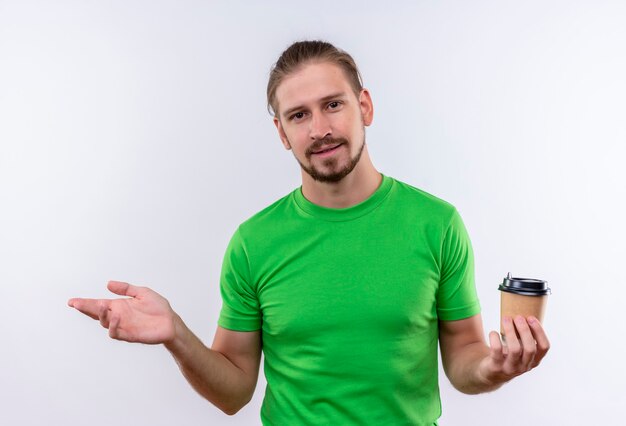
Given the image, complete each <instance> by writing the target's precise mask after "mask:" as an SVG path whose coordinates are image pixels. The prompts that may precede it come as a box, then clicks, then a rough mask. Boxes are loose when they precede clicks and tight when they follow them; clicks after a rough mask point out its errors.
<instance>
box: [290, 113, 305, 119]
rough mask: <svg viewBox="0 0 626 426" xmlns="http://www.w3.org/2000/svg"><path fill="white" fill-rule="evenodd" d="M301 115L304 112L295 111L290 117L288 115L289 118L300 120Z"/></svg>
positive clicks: (302, 115)
mask: <svg viewBox="0 0 626 426" xmlns="http://www.w3.org/2000/svg"><path fill="white" fill-rule="evenodd" d="M302 117H304V113H303V112H296V113H295V114H293V115H292V116H291V117H289V118H290V119H291V120H296V121H298V120H300V119H301V118H302Z"/></svg>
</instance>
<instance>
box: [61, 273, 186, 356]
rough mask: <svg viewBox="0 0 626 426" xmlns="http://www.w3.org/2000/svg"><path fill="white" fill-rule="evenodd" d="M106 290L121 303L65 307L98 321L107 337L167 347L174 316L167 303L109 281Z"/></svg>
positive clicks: (110, 301) (143, 289)
mask: <svg viewBox="0 0 626 426" xmlns="http://www.w3.org/2000/svg"><path fill="white" fill-rule="evenodd" d="M107 287H108V289H109V290H110V291H111V292H113V293H115V294H118V295H120V296H128V297H126V298H122V299H82V298H74V299H70V300H69V301H68V305H69V306H71V307H73V308H75V309H77V310H78V311H80V312H82V313H83V314H85V315H87V316H89V317H91V318H93V319H95V320H99V321H100V324H102V326H103V327H104V328H107V329H109V336H111V337H112V338H113V339H117V340H125V341H127V342H139V343H147V344H157V343H166V342H169V341H171V340H172V339H173V338H174V333H175V330H174V316H175V313H174V311H173V310H172V308H171V307H170V304H169V302H168V301H167V300H166V299H165V298H164V297H163V296H161V295H160V294H158V293H156V292H155V291H153V290H150V289H149V288H147V287H137V286H133V285H130V284H128V283H124V282H119V281H109V283H108V285H107Z"/></svg>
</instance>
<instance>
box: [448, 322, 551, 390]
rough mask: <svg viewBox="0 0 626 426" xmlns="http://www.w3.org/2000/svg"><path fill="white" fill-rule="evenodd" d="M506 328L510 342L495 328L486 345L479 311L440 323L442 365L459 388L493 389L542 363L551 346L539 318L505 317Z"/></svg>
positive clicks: (504, 326) (505, 332) (453, 383)
mask: <svg viewBox="0 0 626 426" xmlns="http://www.w3.org/2000/svg"><path fill="white" fill-rule="evenodd" d="M503 328H504V335H505V337H506V341H507V345H506V346H505V345H503V344H502V342H501V340H500V335H499V334H498V333H497V332H495V331H492V332H491V333H489V343H490V346H487V344H486V343H485V340H484V338H483V325H482V318H481V316H480V314H478V315H474V316H473V317H470V318H466V319H463V320H458V321H440V322H439V344H440V346H441V359H442V361H443V368H444V371H445V372H446V375H447V376H448V379H450V382H451V383H452V385H453V386H454V387H455V388H456V389H458V390H459V391H461V392H463V393H467V394H477V393H483V392H490V391H493V390H496V389H498V388H499V387H500V386H502V385H503V384H504V383H506V382H508V381H510V380H511V379H513V378H514V377H517V376H519V375H521V374H524V373H526V372H528V371H530V370H531V369H533V368H535V367H536V366H537V365H539V363H540V362H541V360H542V358H543V357H544V356H545V355H546V353H547V352H548V349H549V348H550V343H549V341H548V338H547V336H546V334H545V332H544V331H543V328H542V327H541V324H540V323H539V321H538V320H537V319H536V318H532V317H529V318H523V317H521V316H518V317H516V318H515V319H514V320H513V319H511V318H505V320H504V322H503ZM518 335H519V337H518Z"/></svg>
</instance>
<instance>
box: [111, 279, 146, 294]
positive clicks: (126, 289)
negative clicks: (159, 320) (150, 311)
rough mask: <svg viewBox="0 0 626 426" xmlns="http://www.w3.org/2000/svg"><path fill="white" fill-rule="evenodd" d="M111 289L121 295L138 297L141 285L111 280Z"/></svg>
mask: <svg viewBox="0 0 626 426" xmlns="http://www.w3.org/2000/svg"><path fill="white" fill-rule="evenodd" d="M107 288H108V289H109V291H111V292H112V293H115V294H119V295H120V296H130V297H136V296H137V295H138V294H139V287H136V286H134V285H131V284H128V283H125V282H122V281H109V284H108V285H107Z"/></svg>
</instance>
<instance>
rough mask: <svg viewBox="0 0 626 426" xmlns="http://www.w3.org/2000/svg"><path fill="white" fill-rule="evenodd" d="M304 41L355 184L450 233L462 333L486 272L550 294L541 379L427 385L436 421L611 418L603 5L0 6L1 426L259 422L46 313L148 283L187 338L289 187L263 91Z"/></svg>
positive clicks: (625, 176)
mask: <svg viewBox="0 0 626 426" xmlns="http://www.w3.org/2000/svg"><path fill="white" fill-rule="evenodd" d="M306 38H323V39H326V40H328V41H331V42H332V43H334V44H335V45H337V46H338V47H341V48H343V49H345V50H347V51H348V52H350V53H351V54H352V55H353V56H354V58H355V59H356V61H357V63H358V64H359V66H360V68H361V71H362V74H363V76H364V79H365V85H366V87H368V88H369V89H370V90H371V93H372V96H373V99H374V106H375V111H376V114H375V119H374V123H373V125H372V127H370V128H369V129H368V134H367V137H368V139H367V140H368V144H369V149H370V153H371V155H372V158H373V160H374V163H375V165H376V166H377V167H378V169H379V170H380V171H382V172H383V173H385V174H387V175H390V176H393V177H395V178H398V179H400V180H403V181H405V182H407V183H409V184H412V185H414V186H418V187H420V188H422V189H424V190H426V191H428V192H430V193H432V194H435V195H437V196H439V197H441V198H443V199H446V200H448V201H450V202H451V203H453V204H454V205H456V206H457V208H458V209H459V211H460V212H461V214H462V216H463V218H464V220H465V222H466V226H467V228H468V230H469V232H470V235H471V237H472V241H473V244H474V250H475V254H476V277H477V286H478V292H479V296H480V298H481V303H482V306H483V317H484V320H485V327H486V332H487V331H488V330H490V329H495V328H497V327H498V309H499V294H498V291H497V290H496V288H497V284H498V283H499V282H500V281H501V280H502V277H503V276H504V275H505V274H506V273H507V272H508V271H511V272H513V273H514V275H516V276H529V277H535V278H543V279H547V280H548V281H549V283H550V286H551V287H552V289H553V296H552V297H551V298H550V301H549V306H548V313H547V318H546V322H545V326H546V328H547V330H548V332H549V336H550V338H551V341H552V344H553V347H552V350H551V351H550V353H549V354H548V356H547V358H546V359H545V361H544V363H543V364H542V365H541V366H540V367H539V368H538V369H536V370H534V371H532V372H531V373H529V374H528V375H526V376H523V377H521V378H519V379H517V380H515V381H514V382H512V383H510V384H508V385H506V386H505V387H504V388H502V389H501V390H499V391H497V392H495V393H491V394H486V395H480V396H466V395H462V394H460V393H458V392H457V391H455V390H453V389H452V388H451V387H450V385H449V384H448V382H447V380H446V379H445V377H443V376H442V377H441V379H440V382H441V387H442V389H441V395H442V403H443V416H442V418H441V421H440V424H441V425H444V426H447V425H479V424H480V425H500V424H507V425H527V424H535V425H564V424H568V425H590V424H618V423H620V421H622V420H623V419H624V416H625V415H626V412H625V410H624V408H623V403H624V402H625V399H626V396H625V395H626V389H625V385H624V377H625V376H626V368H625V367H624V356H625V355H626V353H625V351H624V342H623V335H624V331H623V306H624V298H625V297H626V291H625V290H624V287H625V284H626V283H625V281H624V257H625V255H626V250H625V249H624V241H625V238H626V232H625V231H626V230H625V226H624V218H623V216H624V207H626V173H625V172H624V166H623V163H624V158H625V154H626V149H625V144H626V77H625V76H626V4H625V3H624V2H621V1H614V2H609V1H596V0H594V1H591V0H589V1H524V2H520V1H515V2H513V1H471V2H469V1H442V2H437V1H415V2H408V1H407V2H363V1H344V2H334V1H322V0H318V1H315V2H287V1H263V2H243V1H229V2H226V1H223V2H208V1H207V2H201V1H196V2H193V1H100V2H97V1H73V2H72V1H57V2H52V1H49V2H45V1H38V2H33V1H3V0H0V203H1V206H0V301H1V308H0V337H1V344H0V401H1V402H0V407H1V409H0V423H1V424H3V425H39V424H65V425H84V424H90V425H110V424H117V425H148V424H150V425H170V424H181V425H206V424H217V425H253V424H259V420H258V419H259V414H258V413H259V408H260V403H261V399H262V396H263V390H264V385H265V382H264V379H263V378H261V379H260V381H259V385H258V387H257V392H256V394H255V398H254V400H253V401H252V402H251V403H250V404H249V405H248V406H247V407H245V408H244V409H243V410H242V411H241V412H240V413H238V414H237V415H236V416H234V417H228V416H226V415H224V414H222V413H221V412H220V411H219V410H217V409H216V408H214V407H213V406H212V405H210V404H209V403H207V402H205V401H204V400H202V399H201V398H200V397H199V396H197V395H196V394H195V393H194V391H193V390H192V389H191V388H190V387H189V386H188V385H187V383H186V382H185V380H184V378H183V377H182V375H180V373H179V372H178V369H177V367H176V365H175V363H174V361H173V360H172V359H171V357H170V355H169V354H168V353H167V351H165V350H164V349H163V348H162V347H153V346H142V345H132V344H127V343H123V342H117V341H113V340H110V339H109V338H108V337H107V335H106V332H105V330H104V329H102V328H101V327H100V326H99V324H98V323H97V322H94V321H92V320H90V319H89V318H87V317H84V316H82V315H80V314H79V313H77V312H75V311H74V310H72V309H70V308H68V307H67V306H66V301H67V299H68V298H70V297H74V296H82V297H108V293H107V291H106V289H105V285H106V282H107V281H108V280H109V279H117V280H124V281H128V282H131V283H134V284H138V285H148V286H150V287H152V288H154V289H155V290H157V291H159V292H161V293H162V294H164V295H165V296H166V297H167V298H168V299H169V300H170V302H171V304H172V305H173V307H174V308H175V309H176V310H177V311H178V312H179V313H180V315H181V316H182V317H183V318H184V319H185V320H186V321H187V323H188V324H189V326H190V327H191V328H192V329H193V330H194V331H195V332H196V333H197V334H198V335H199V336H200V337H201V338H202V339H203V340H204V341H205V342H206V343H208V344H210V343H211V341H212V338H213V333H214V330H215V327H216V320H217V317H218V313H219V308H220V299H219V290H218V277H219V269H220V265H221V259H222V255H223V252H224V249H225V247H226V244H227V242H228V239H229V238H230V236H231V234H232V232H233V231H234V230H235V228H236V226H237V225H238V224H239V223H240V222H241V221H243V220H245V219H246V218H247V217H249V216H251V215H252V214H253V213H255V212H256V211H258V210H260V209H261V208H263V207H265V206H266V205H268V204H270V203H271V202H273V201H274V200H276V199H278V198H279V197H281V196H283V195H285V194H286V193H288V192H289V191H291V190H293V189H294V188H295V187H297V186H298V185H299V184H300V174H299V168H298V166H297V163H296V162H295V160H294V159H293V157H292V156H291V154H290V153H289V152H287V151H285V150H284V149H283V148H282V145H281V144H280V141H279V139H278V137H277V135H276V132H275V129H274V127H273V125H272V123H271V119H270V116H269V115H268V114H267V112H266V110H265V87H266V83H267V77H268V72H269V69H270V66H271V65H272V63H273V62H274V61H275V60H276V59H277V58H278V56H279V54H280V53H281V52H282V50H283V49H284V48H286V47H287V46H288V45H289V44H290V43H291V42H293V41H295V40H299V39H306ZM620 419H621V420H620Z"/></svg>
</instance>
